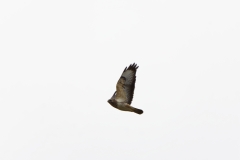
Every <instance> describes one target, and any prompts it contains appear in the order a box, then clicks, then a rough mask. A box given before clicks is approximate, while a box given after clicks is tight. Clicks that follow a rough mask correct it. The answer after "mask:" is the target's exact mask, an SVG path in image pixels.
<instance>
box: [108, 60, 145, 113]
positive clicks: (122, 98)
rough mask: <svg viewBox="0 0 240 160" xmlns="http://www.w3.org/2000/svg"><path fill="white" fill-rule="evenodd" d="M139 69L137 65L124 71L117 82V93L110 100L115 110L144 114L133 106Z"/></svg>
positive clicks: (132, 65)
mask: <svg viewBox="0 0 240 160" xmlns="http://www.w3.org/2000/svg"><path fill="white" fill-rule="evenodd" d="M137 69H138V66H137V64H135V63H133V64H131V65H130V66H129V67H128V68H127V67H126V68H125V69H124V71H123V73H122V75H121V77H120V79H119V80H118V82H117V86H116V89H117V91H116V92H115V93H114V94H113V96H112V98H111V99H109V100H108V103H109V104H110V105H112V106H113V107H114V108H117V109H119V110H121V111H129V112H135V113H137V114H142V113H143V111H142V110H141V109H137V108H134V107H132V106H131V102H132V99H133V94H134V89H135V81H136V72H137Z"/></svg>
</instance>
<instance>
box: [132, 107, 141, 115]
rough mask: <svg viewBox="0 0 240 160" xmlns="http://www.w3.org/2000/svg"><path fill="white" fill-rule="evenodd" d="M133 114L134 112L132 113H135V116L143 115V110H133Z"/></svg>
mask: <svg viewBox="0 0 240 160" xmlns="http://www.w3.org/2000/svg"><path fill="white" fill-rule="evenodd" d="M133 112H134V113H137V114H142V113H143V110H141V109H137V108H133Z"/></svg>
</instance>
